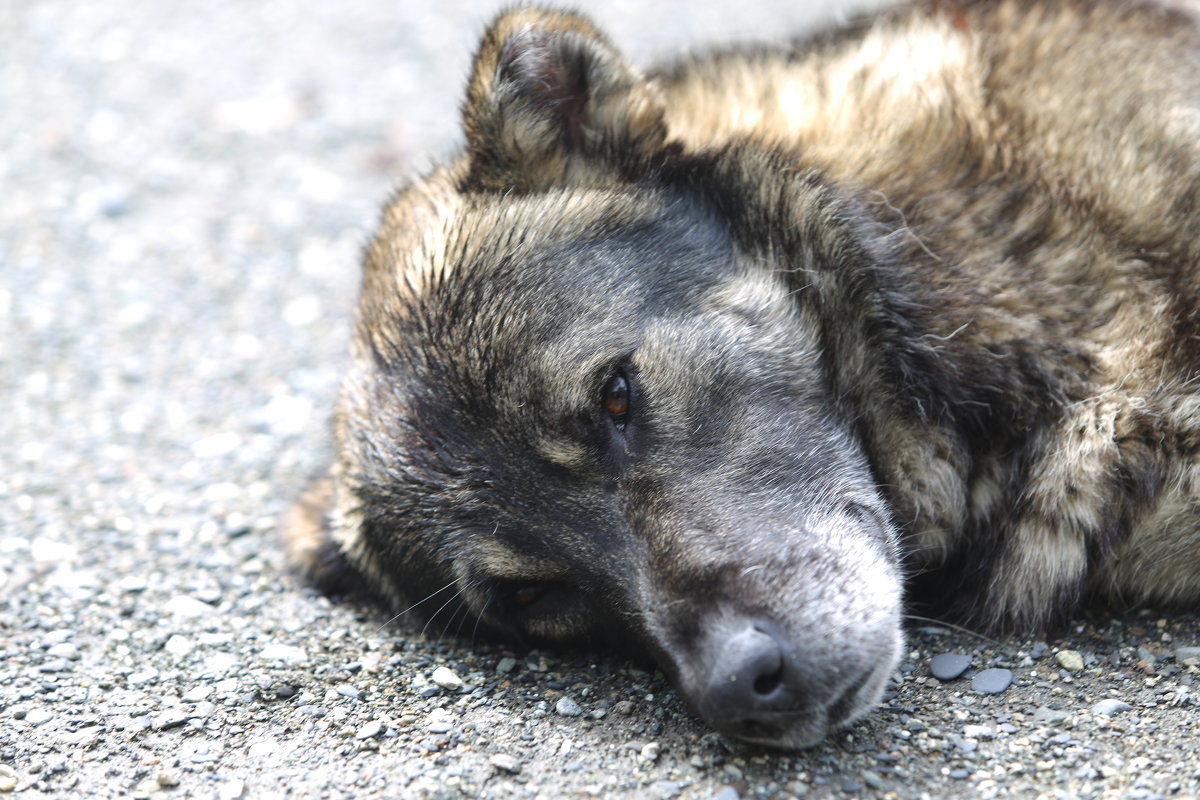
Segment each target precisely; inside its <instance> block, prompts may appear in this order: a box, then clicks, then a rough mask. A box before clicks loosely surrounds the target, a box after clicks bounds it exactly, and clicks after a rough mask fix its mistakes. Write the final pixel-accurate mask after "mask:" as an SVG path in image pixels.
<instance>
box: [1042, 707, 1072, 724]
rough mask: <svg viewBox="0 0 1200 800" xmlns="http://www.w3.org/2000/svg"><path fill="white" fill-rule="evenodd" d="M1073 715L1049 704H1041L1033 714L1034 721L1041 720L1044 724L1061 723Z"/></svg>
mask: <svg viewBox="0 0 1200 800" xmlns="http://www.w3.org/2000/svg"><path fill="white" fill-rule="evenodd" d="M1070 716H1071V715H1070V714H1069V713H1068V712H1066V711H1063V710H1062V709H1058V708H1050V707H1049V706H1041V707H1040V708H1038V710H1037V711H1035V712H1034V714H1033V721H1034V722H1040V723H1041V724H1043V725H1061V724H1062V723H1064V722H1066V721H1067V718H1068V717H1070Z"/></svg>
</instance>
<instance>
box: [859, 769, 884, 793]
mask: <svg viewBox="0 0 1200 800" xmlns="http://www.w3.org/2000/svg"><path fill="white" fill-rule="evenodd" d="M862 776H863V783H865V784H867V786H870V787H871V788H872V789H882V788H883V778H881V777H879V774H878V773H875V772H872V771H871V770H869V769H864V770H863V774H862Z"/></svg>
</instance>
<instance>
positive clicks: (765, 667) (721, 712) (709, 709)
mask: <svg viewBox="0 0 1200 800" xmlns="http://www.w3.org/2000/svg"><path fill="white" fill-rule="evenodd" d="M710 642H711V644H710V649H709V652H708V653H706V654H705V655H706V656H707V658H705V659H704V660H705V661H707V662H708V665H707V666H708V676H709V679H708V684H707V686H705V687H704V689H703V693H702V695H701V697H700V702H699V709H698V710H699V711H700V714H701V715H702V716H703V717H704V718H705V719H706V720H708V721H709V723H710V724H712V725H714V726H715V727H717V728H726V727H730V726H733V725H737V724H741V723H745V722H753V721H754V720H756V719H758V718H762V717H767V718H769V717H771V716H773V715H774V714H776V713H778V712H781V711H788V710H793V709H794V708H795V706H796V705H797V702H798V700H799V699H800V698H798V697H797V692H796V689H797V688H798V687H797V686H795V681H794V680H790V679H789V678H791V677H792V675H791V673H794V669H791V670H790V669H789V663H788V661H789V650H790V649H791V648H789V647H787V646H786V644H785V642H784V641H783V640H782V637H781V636H780V635H779V634H778V633H777V632H776V631H775V629H774V626H772V625H770V624H768V623H764V622H754V621H750V622H747V623H745V624H743V625H740V626H738V629H737V630H735V632H733V633H732V634H731V635H728V636H725V637H721V638H720V639H716V640H710ZM792 666H793V667H794V665H792Z"/></svg>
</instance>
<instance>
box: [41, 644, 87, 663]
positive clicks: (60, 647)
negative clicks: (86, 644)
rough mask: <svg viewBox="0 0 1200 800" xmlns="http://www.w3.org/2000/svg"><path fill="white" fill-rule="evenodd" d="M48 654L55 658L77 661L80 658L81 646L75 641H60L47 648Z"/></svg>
mask: <svg viewBox="0 0 1200 800" xmlns="http://www.w3.org/2000/svg"><path fill="white" fill-rule="evenodd" d="M46 655H49V656H53V657H54V658H65V659H67V660H68V661H75V660H76V659H78V658H79V647H77V646H76V645H75V644H74V643H73V642H60V643H58V644H56V645H51V646H50V648H49V649H47V650H46Z"/></svg>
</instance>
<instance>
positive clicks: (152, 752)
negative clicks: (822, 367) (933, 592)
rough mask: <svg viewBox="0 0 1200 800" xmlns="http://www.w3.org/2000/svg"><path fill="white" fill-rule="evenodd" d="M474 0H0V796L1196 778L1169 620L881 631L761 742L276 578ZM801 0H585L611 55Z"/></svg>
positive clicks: (455, 72)
mask: <svg viewBox="0 0 1200 800" xmlns="http://www.w3.org/2000/svg"><path fill="white" fill-rule="evenodd" d="M494 10H495V7H494V6H493V5H485V6H478V7H472V6H469V5H467V4H465V3H463V2H461V0H443V2H440V3H436V4H435V3H432V2H429V0H421V1H420V2H410V3H406V4H405V6H404V7H401V6H400V4H396V3H379V2H367V0H343V2H340V3H337V4H332V3H326V4H315V3H314V4H308V5H301V4H299V3H291V2H270V1H268V0H237V1H236V2H235V1H234V0H211V1H210V2H205V3H203V4H202V3H196V2H178V3H176V2H171V3H155V2H148V0H108V1H107V2H104V3H79V2H71V1H70V0H37V2H22V1H21V0H0V108H2V109H3V113H2V114H0V187H3V198H4V213H3V215H2V217H0V392H2V394H0V400H2V402H3V413H2V414H0V464H3V465H4V467H5V468H4V469H3V472H2V473H0V597H2V600H0V794H4V793H11V794H12V795H14V796H15V797H20V798H36V797H51V796H54V797H149V796H151V795H161V796H163V797H173V796H175V797H200V798H209V797H215V798H241V797H244V798H270V797H330V798H352V797H353V798H358V797H401V798H408V797H413V798H458V797H488V798H500V797H544V798H559V797H572V796H579V795H582V796H598V797H630V798H643V797H647V798H659V797H661V798H671V797H678V798H720V800H734V799H735V798H752V797H754V798H759V797H777V798H784V797H792V796H812V797H824V796H834V797H850V796H884V797H891V796H895V797H925V796H927V797H950V796H964V797H966V796H970V797H993V796H997V797H1009V796H1019V797H1114V798H1116V797H1123V798H1152V797H1187V796H1190V797H1195V796H1196V795H1197V793H1198V792H1200V754H1198V752H1197V749H1196V745H1195V742H1196V740H1195V738H1194V737H1195V734H1194V731H1195V727H1196V723H1197V720H1198V719H1200V712H1198V710H1197V701H1196V693H1197V688H1196V686H1197V684H1196V675H1197V672H1198V668H1197V664H1198V663H1200V649H1198V648H1197V645H1200V626H1198V625H1197V620H1196V617H1195V616H1194V615H1191V616H1178V615H1177V616H1170V615H1160V614H1157V613H1141V614H1132V615H1127V616H1125V617H1122V618H1109V617H1094V618H1089V619H1082V620H1079V621H1077V622H1076V623H1075V624H1073V625H1072V626H1071V627H1070V629H1069V630H1068V631H1065V632H1059V633H1052V634H1049V635H1043V636H1040V637H1037V638H1033V639H1024V638H1015V639H1008V640H1004V641H1000V642H991V641H988V640H985V639H981V638H979V637H975V636H972V635H968V634H964V633H959V632H955V631H950V630H948V629H945V628H942V627H938V626H933V627H927V628H914V630H913V633H912V640H911V654H910V655H909V656H908V657H907V658H906V659H905V664H904V666H903V668H902V670H901V672H900V673H899V674H898V675H897V677H896V683H895V686H894V691H893V692H891V693H890V696H889V699H888V700H887V702H886V704H885V706H884V708H883V709H881V711H880V712H879V713H877V714H875V715H874V716H872V717H871V718H870V719H869V720H868V721H866V722H864V723H863V724H860V725H858V726H857V727H855V728H853V729H852V730H850V731H849V732H846V733H844V734H842V735H839V736H837V737H835V738H834V739H832V740H830V741H828V742H827V743H825V744H823V745H821V746H819V747H817V748H815V749H813V750H811V751H807V752H804V753H800V754H782V755H781V754H776V753H771V752H763V751H759V750H755V749H750V748H746V747H743V746H740V745H737V744H731V743H730V742H727V741H725V740H723V739H721V738H720V737H718V736H716V735H715V734H712V733H709V732H707V731H706V730H705V729H704V727H703V726H701V725H700V724H698V723H697V722H696V721H694V720H693V719H692V718H691V717H690V716H689V715H688V714H687V712H686V711H685V710H684V709H683V708H682V706H681V705H680V703H679V701H678V700H677V699H676V698H675V697H674V695H673V694H672V693H671V691H670V689H669V688H668V686H667V685H666V683H665V681H664V679H663V678H662V676H661V675H659V674H657V673H652V672H645V671H641V670H639V669H637V668H635V667H634V666H632V665H630V664H627V663H625V662H621V661H616V660H613V659H609V658H606V657H604V656H601V655H596V654H590V653H572V652H568V653H547V652H534V653H527V652H520V651H511V650H506V649H504V648H502V647H497V646H484V645H478V644H476V645H474V646H472V645H471V644H470V643H469V642H464V641H462V640H458V639H454V638H447V637H446V636H445V635H444V634H445V633H446V632H445V631H440V630H427V631H422V630H420V629H418V628H411V627H404V626H402V625H400V624H398V623H389V622H388V620H387V618H386V616H384V615H382V614H381V613H380V612H378V611H377V610H374V609H371V608H365V607H357V606H354V605H351V604H339V605H334V604H331V603H330V602H328V601H327V600H325V599H324V598H321V597H318V596H316V595H314V594H313V593H312V592H311V591H309V590H307V589H305V588H304V587H302V586H299V585H297V583H296V582H295V581H294V580H292V579H291V578H290V577H289V576H288V575H286V574H285V572H284V571H283V570H282V569H281V568H280V564H279V559H278V556H277V549H276V547H275V544H274V541H273V536H274V531H273V525H274V523H273V520H274V518H275V516H276V515H277V514H278V513H279V512H280V511H281V510H282V509H283V508H284V506H285V504H286V503H287V502H288V499H289V497H291V496H292V495H293V494H294V493H295V492H296V491H297V489H298V488H299V486H300V485H301V483H302V481H303V479H304V477H305V476H306V475H307V474H308V473H310V472H311V471H313V470H314V469H316V468H317V467H318V466H319V465H320V464H321V461H322V459H323V458H324V457H325V454H326V453H327V447H328V442H327V439H326V434H325V431H324V422H325V417H326V414H327V412H328V409H329V407H330V405H331V402H332V395H333V393H334V390H335V386H336V381H337V377H338V369H339V365H340V364H341V361H342V359H341V357H342V353H343V351H344V348H345V345H346V339H347V332H348V318H349V310H350V307H351V303H352V301H353V295H354V291H355V286H356V275H357V265H356V254H357V249H358V247H359V246H360V244H361V243H362V241H363V240H364V237H365V236H366V232H367V231H368V229H369V227H370V225H371V224H372V222H373V220H374V216H375V214H376V210H377V208H378V206H379V204H380V203H381V202H382V201H383V199H384V198H385V197H386V195H387V192H388V190H389V187H390V186H391V185H393V183H394V181H396V180H397V179H398V178H400V177H401V176H403V175H404V174H406V173H410V172H412V171H413V170H415V169H420V168H421V167H423V166H424V165H426V164H428V163H429V159H430V157H431V155H432V156H437V155H439V154H444V153H446V152H449V151H450V150H451V149H452V148H453V147H454V146H455V145H456V144H457V142H458V134H457V131H456V122H455V118H456V107H457V104H458V100H459V94H460V90H461V83H462V80H463V77H464V75H465V71H466V66H467V60H468V57H469V53H470V50H471V47H472V45H473V42H474V39H475V37H476V36H477V35H478V33H479V32H480V30H481V27H482V25H483V24H484V22H485V21H486V19H487V18H488V17H490V16H491V14H492V13H493V12H494ZM827 11H828V9H827V8H824V7H823V6H822V4H820V3H815V2H814V3H810V4H808V5H807V6H806V5H805V4H802V3H788V4H784V3H782V2H778V3H772V2H760V0H748V2H745V3H740V4H737V5H736V6H734V5H733V4H730V5H729V6H726V7H719V6H716V5H701V6H698V7H697V6H694V5H693V4H690V3H687V4H685V3H683V2H679V1H678V0H675V1H673V2H666V3H662V4H658V5H656V6H655V7H654V8H652V9H649V8H645V7H643V4H639V3H634V2H632V0H629V1H628V2H626V1H624V0H621V1H619V2H612V3H607V4H605V5H604V6H603V8H602V9H597V10H596V12H595V16H596V17H597V19H598V20H599V21H600V22H601V23H602V25H604V26H605V27H606V28H608V29H609V30H610V31H611V32H612V33H613V35H614V37H615V38H616V40H617V41H618V42H620V43H621V44H622V46H624V47H625V48H626V50H627V52H629V53H630V54H631V55H632V56H633V57H634V58H635V60H638V61H646V60H648V59H650V58H652V57H653V56H654V55H655V54H658V53H666V52H670V51H671V50H673V49H675V48H677V47H679V46H681V45H682V44H683V43H685V42H696V41H703V40H712V39H717V38H719V39H723V40H729V39H731V38H734V39H737V38H747V37H751V36H755V35H764V34H765V35H770V34H775V35H781V34H782V33H784V32H785V31H786V30H790V29H793V28H796V27H798V26H800V25H802V24H804V23H805V22H806V21H808V20H809V19H810V18H811V17H813V16H814V15H816V14H823V13H827ZM781 19H782V20H785V21H784V22H782V23H781V22H779V21H778V20H781ZM948 653H956V654H961V655H963V656H966V657H967V659H966V661H965V664H958V665H955V664H953V663H949V664H948V663H946V662H948V661H949V662H952V661H953V659H938V661H937V662H936V663H934V664H933V665H932V666H933V667H934V668H936V669H937V670H938V672H939V673H940V674H946V675H947V678H946V680H944V681H943V680H939V679H937V678H934V677H932V676H931V673H930V668H931V664H930V660H931V658H932V657H933V656H935V655H940V654H948ZM964 665H965V667H966V673H965V675H963V676H962V677H958V678H950V677H949V673H942V672H941V670H942V669H943V668H945V669H952V668H953V669H952V671H957V670H959V669H961V668H962V667H963V666H964ZM994 669H999V670H1001V671H1000V672H995V671H992V670H994ZM989 678H990V679H993V680H996V679H998V684H997V685H993V686H990V687H989V686H986V685H984V684H986V682H987V681H988V679H989ZM1010 680H1011V685H1010V686H1008V687H1007V688H1003V685H1004V684H1006V683H1008V682H1009V681H1010ZM982 690H989V691H993V690H999V691H998V693H988V691H982Z"/></svg>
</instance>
